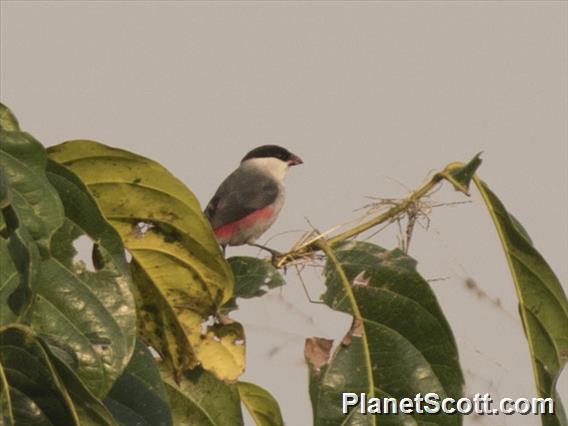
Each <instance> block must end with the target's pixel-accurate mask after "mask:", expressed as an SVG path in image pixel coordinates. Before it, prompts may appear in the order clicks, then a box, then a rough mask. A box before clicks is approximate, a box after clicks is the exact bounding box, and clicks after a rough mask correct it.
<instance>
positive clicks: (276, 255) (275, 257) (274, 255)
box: [249, 243, 282, 268]
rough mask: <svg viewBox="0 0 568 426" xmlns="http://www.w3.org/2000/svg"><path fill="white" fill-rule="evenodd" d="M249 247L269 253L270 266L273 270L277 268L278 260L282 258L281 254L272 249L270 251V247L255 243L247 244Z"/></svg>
mask: <svg viewBox="0 0 568 426" xmlns="http://www.w3.org/2000/svg"><path fill="white" fill-rule="evenodd" d="M249 246H254V247H258V248H259V249H262V250H265V251H267V252H269V253H270V254H271V255H272V260H271V262H272V266H274V267H275V268H277V267H278V258H279V257H281V256H282V253H280V252H279V251H276V250H274V249H271V248H270V247H266V246H262V245H260V244H256V243H249Z"/></svg>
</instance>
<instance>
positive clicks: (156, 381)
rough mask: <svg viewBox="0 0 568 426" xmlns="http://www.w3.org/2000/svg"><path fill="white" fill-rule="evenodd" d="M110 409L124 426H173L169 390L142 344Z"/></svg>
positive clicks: (115, 390) (117, 385)
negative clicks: (167, 390)
mask: <svg viewBox="0 0 568 426" xmlns="http://www.w3.org/2000/svg"><path fill="white" fill-rule="evenodd" d="M105 404H106V406H107V407H108V408H109V409H110V411H111V412H112V413H113V415H114V418H115V419H117V420H118V421H119V422H120V423H121V424H124V425H134V424H135V425H137V426H144V425H148V426H164V425H171V424H173V423H172V415H171V413H170V407H169V404H168V396H167V394H166V388H165V385H164V383H163V382H162V378H161V377H160V371H159V370H158V366H157V365H156V361H155V360H154V357H153V356H152V354H151V353H150V351H149V350H148V348H147V347H146V345H144V343H142V341H140V340H138V341H137V342H136V349H135V351H134V355H133V356H132V358H131V359H130V364H128V367H126V370H124V373H123V374H122V376H120V378H119V379H118V380H117V381H116V382H115V384H114V386H113V387H112V389H111V391H110V393H109V394H108V397H107V398H106V399H105Z"/></svg>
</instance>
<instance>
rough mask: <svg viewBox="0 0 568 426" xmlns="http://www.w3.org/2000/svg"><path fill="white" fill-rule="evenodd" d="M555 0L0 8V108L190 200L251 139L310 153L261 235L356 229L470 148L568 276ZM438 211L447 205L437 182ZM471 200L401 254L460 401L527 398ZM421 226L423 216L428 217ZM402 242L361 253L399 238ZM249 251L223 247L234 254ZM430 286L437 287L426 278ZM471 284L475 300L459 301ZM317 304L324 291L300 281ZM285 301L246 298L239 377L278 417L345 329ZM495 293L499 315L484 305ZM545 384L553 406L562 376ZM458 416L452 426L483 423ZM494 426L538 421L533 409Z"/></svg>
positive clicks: (306, 409) (323, 314) (293, 417)
mask: <svg viewBox="0 0 568 426" xmlns="http://www.w3.org/2000/svg"><path fill="white" fill-rule="evenodd" d="M567 5H568V3H566V2H527V1H525V2H514V1H507V2H497V1H495V2H488V3H482V2H478V3H468V2H454V3H443V2H417V3H413V2H399V3H391V2H375V3H373V2H360V3H349V4H347V3H342V2H331V3H325V2H317V3H288V4H284V3H278V2H270V3H263V4H261V3H230V4H229V3H214V4H213V3H209V4H208V3H189V2H169V3H168V2H134V1H131V2H92V3H88V2H85V1H83V2H81V3H80V4H78V3H73V2H49V3H42V2H31V1H30V2H10V1H6V0H3V1H2V3H1V22H0V23H1V29H0V31H1V32H0V35H1V45H0V46H1V68H0V70H1V75H0V84H1V97H2V102H4V103H5V104H7V105H8V106H9V107H10V108H11V109H12V110H13V111H14V113H15V114H16V116H17V117H18V118H19V120H20V124H21V125H22V127H23V128H24V129H25V130H27V131H29V132H31V133H32V134H33V135H34V136H35V137H37V138H38V139H39V140H40V141H42V142H43V143H44V144H45V145H53V144H56V143H59V142H62V141H64V140H69V139H74V138H88V139H94V140H98V141H100V142H103V143H106V144H109V145H113V146H117V147H121V148H124V149H128V150H132V151H135V152H137V153H139V154H142V155H145V156H148V157H150V158H153V159H155V160H157V161H159V162H160V163H162V164H163V165H164V166H166V167H167V168H168V169H169V170H171V171H172V172H173V173H174V174H175V175H176V176H178V177H179V178H180V179H182V180H183V181H184V182H185V183H186V184H187V185H188V186H189V187H190V188H191V189H192V190H193V191H194V192H195V194H196V195H197V197H198V198H199V200H200V201H201V203H202V204H206V203H207V201H208V200H209V198H210V196H211V195H212V194H213V193H214V191H215V189H216V188H217V185H218V184H219V183H220V182H221V180H222V179H223V178H224V177H225V176H226V175H227V174H228V173H229V172H231V171H232V170H233V169H234V168H235V167H236V166H237V165H238V162H239V160H240V158H241V157H242V156H243V155H244V154H245V153H246V152H247V151H248V150H250V149H251V148H254V147H255V146H258V145H262V144H265V143H278V144H281V145H283V146H285V147H287V148H288V149H290V150H291V151H293V152H295V153H296V154H298V155H299V156H301V157H302V158H303V159H304V162H305V163H304V165H302V166H301V167H297V168H294V169H293V170H291V173H290V175H289V178H288V181H287V195H288V198H287V203H286V205H285V207H284V209H283V211H282V213H281V216H280V219H279V220H278V222H277V223H276V224H275V225H274V226H273V228H271V229H270V231H269V232H268V233H267V234H266V235H265V239H264V241H266V240H267V239H268V238H270V237H274V236H276V237H275V238H273V239H272V240H271V241H270V245H271V246H272V247H274V248H276V249H279V250H285V249H287V248H288V247H290V245H291V244H292V243H293V242H294V241H295V239H296V238H298V237H299V235H300V234H299V233H297V232H295V233H286V234H283V235H279V234H280V233H282V232H285V231H297V230H305V229H309V225H308V224H307V222H306V218H308V219H309V220H310V222H311V223H312V224H313V225H314V226H316V227H318V228H319V229H320V230H325V229H328V228H330V227H332V226H334V225H336V224H339V223H344V222H346V221H348V220H350V219H353V218H356V217H357V213H355V212H354V210H355V209H357V208H359V207H361V206H363V205H365V204H367V203H368V202H369V200H368V199H366V198H365V196H376V197H403V196H405V195H406V194H407V191H408V189H409V188H415V187H417V186H419V185H420V184H421V183H422V182H423V181H424V180H425V179H426V178H427V176H428V174H429V173H431V171H432V170H435V169H439V168H441V167H443V166H444V165H445V164H446V163H448V162H451V161H456V160H463V161H467V160H469V159H470V158H471V157H472V156H473V155H474V154H475V153H477V152H479V151H483V159H484V163H483V165H482V166H481V169H480V171H479V173H480V175H481V176H482V178H483V179H485V180H486V181H487V183H488V184H489V185H490V186H491V187H492V188H493V189H494V191H495V192H496V193H497V194H498V196H499V197H501V199H502V200H503V202H504V203H505V205H506V206H507V207H508V209H509V210H510V211H511V212H513V213H514V214H515V215H516V217H517V218H518V219H519V220H520V222H521V223H522V224H523V225H524V226H525V228H526V229H527V231H528V232H529V234H530V235H531V237H532V239H533V241H534V243H535V245H536V247H537V248H538V249H539V250H540V252H541V253H542V254H543V255H544V257H545V258H546V259H547V260H548V261H549V263H550V265H551V266H552V268H553V270H554V271H555V272H556V274H557V275H558V277H559V278H560V280H561V282H562V283H563V285H564V286H565V288H566V282H567V279H568V264H567V262H566V255H567V253H568V171H567V170H568V168H567V164H568V143H567V141H568V125H567V117H568V77H567V76H568V66H567V63H568V56H567V55H568V54H567V52H568V17H567V15H568V6H567ZM435 200H437V201H463V200H464V197H462V196H460V195H459V194H457V193H454V192H452V191H441V192H440V193H438V194H437V195H436V197H435ZM472 201H473V202H472V203H471V204H460V205H456V206H452V207H446V208H437V209H435V210H434V211H433V212H432V214H431V216H430V218H431V222H430V227H429V229H428V230H425V229H422V228H420V227H419V229H417V232H416V233H415V235H414V239H413V243H412V246H411V252H410V253H411V255H412V256H414V257H415V258H416V259H418V261H419V270H420V272H421V273H422V274H423V275H424V276H425V277H426V278H429V279H438V280H436V281H434V282H433V283H432V286H433V287H434V289H435V291H436V294H437V295H438V297H439V300H440V303H441V305H442V307H443V309H444V312H445V313H446V315H447V317H448V320H449V321H450V324H451V325H452V328H453V330H454V333H455V335H456V338H457V341H458V345H459V349H460V357H461V361H462V363H463V365H464V370H465V375H466V380H467V383H466V384H467V392H468V393H471V394H473V393H476V392H480V393H485V392H490V393H492V395H493V396H494V397H496V398H497V397H503V396H511V397H520V396H525V397H532V396H534V395H535V391H534V385H533V383H532V373H531V371H530V361H529V356H528V348H527V344H526V341H525V339H524V335H523V331H522V327H521V325H520V322H519V319H518V314H517V305H516V298H515V292H514V287H513V283H512V281H511V278H510V275H509V273H508V270H507V267H506V263H505V260H504V257H503V253H502V251H501V248H500V246H499V242H498V240H497V238H496V235H495V231H494V229H493V228H492V224H491V222H490V220H489V218H488V216H487V214H486V212H485V211H484V208H483V206H482V204H480V200H479V197H478V196H477V195H476V194H474V195H473V197H472ZM424 225H425V223H424ZM396 235H397V233H396V229H394V228H393V229H391V230H387V231H385V232H382V233H380V234H378V235H377V236H375V237H374V238H373V239H372V241H373V242H375V243H377V244H380V245H382V246H384V247H386V248H393V247H395V246H396V244H397V239H396ZM243 253H246V254H256V251H251V250H248V249H242V248H232V249H230V250H229V254H230V255H233V254H243ZM441 278H442V279H441ZM467 278H472V279H473V280H474V281H475V282H476V283H477V284H478V286H479V288H480V289H481V291H482V292H475V291H472V290H468V289H467V288H466V286H465V280H466V279H467ZM305 280H306V283H307V285H308V288H309V291H310V293H312V296H313V297H314V298H317V297H318V296H319V294H320V293H321V291H322V289H323V287H322V279H321V277H320V276H319V275H318V272H317V271H306V273H305ZM287 281H288V284H287V286H286V287H285V288H284V289H283V290H277V291H273V292H271V293H270V294H269V295H268V296H267V297H265V298H263V299H260V300H255V301H251V302H242V303H240V305H241V311H240V312H238V313H237V315H236V316H237V317H238V318H239V319H240V320H241V321H242V322H243V323H244V325H245V327H246V329H247V337H248V366H247V372H246V374H245V376H244V379H245V380H249V381H253V382H256V383H258V384H260V385H262V386H264V387H266V388H267V389H269V390H270V391H271V392H272V393H273V394H274V395H275V397H276V398H277V399H278V400H279V402H280V404H281V407H282V409H283V413H284V417H285V420H286V421H287V424H288V425H290V426H303V425H308V424H310V423H311V408H310V404H309V400H308V392H307V371H306V368H305V365H304V362H303V344H304V339H305V338H306V337H310V336H313V335H317V336H324V337H333V338H340V337H341V336H342V335H343V334H344V332H345V330H346V329H347V327H348V325H349V322H350V321H349V320H348V318H346V317H345V316H344V315H340V314H334V313H332V312H330V311H329V310H328V309H327V308H325V307H323V306H320V305H313V304H310V303H309V302H308V301H307V300H306V297H305V295H304V292H303V290H302V288H301V286H300V284H299V282H298V280H297V279H296V277H295V275H294V273H293V271H292V270H290V271H288V274H287ZM497 300H499V301H500V307H499V306H498V305H497ZM560 386H561V393H562V394H563V395H564V397H565V398H564V400H565V402H566V403H568V398H567V396H568V377H567V374H564V376H563V380H562V383H561V384H560ZM491 420H492V419H490V418H485V419H480V418H475V417H469V418H466V420H465V424H466V425H491V424H496V423H495V419H493V422H494V423H492V422H491ZM497 423H498V424H500V425H514V426H521V425H537V424H539V421H538V419H537V418H534V417H522V418H518V417H517V418H514V419H511V418H503V417H501V418H499V419H498V421H497Z"/></svg>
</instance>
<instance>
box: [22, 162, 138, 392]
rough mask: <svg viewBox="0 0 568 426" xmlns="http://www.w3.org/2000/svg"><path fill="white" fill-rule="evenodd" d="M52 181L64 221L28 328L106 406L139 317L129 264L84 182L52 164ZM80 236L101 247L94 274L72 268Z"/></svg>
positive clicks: (40, 282)
mask: <svg viewBox="0 0 568 426" xmlns="http://www.w3.org/2000/svg"><path fill="white" fill-rule="evenodd" d="M49 179H50V181H51V183H52V184H53V185H54V187H55V188H57V191H58V192H59V194H60V196H61V200H62V202H63V205H64V206H65V214H66V218H65V221H64V223H63V225H62V226H61V227H60V228H59V229H58V231H57V232H56V233H55V235H53V238H52V241H51V245H50V251H49V252H50V254H51V255H52V256H51V257H48V258H45V259H44V260H43V261H42V263H41V268H40V273H39V276H38V285H37V291H36V295H35V300H34V303H33V305H32V306H31V307H30V309H29V313H28V316H29V321H31V326H32V328H33V329H34V330H35V331H36V332H37V333H38V334H39V335H41V336H42V337H43V338H44V339H45V341H46V342H47V343H48V344H49V345H50V348H51V350H52V351H53V353H54V354H55V355H56V356H58V357H59V358H60V359H61V361H63V362H64V363H66V364H67V365H68V366H69V367H70V368H71V369H72V370H73V371H75V372H76V373H77V374H78V376H79V378H80V380H81V381H83V382H84V383H85V384H86V385H87V387H88V389H89V390H90V392H92V393H93V394H94V395H95V396H96V397H97V398H102V397H104V396H105V395H106V393H107V392H108V391H109V390H110V388H111V387H112V384H113V383H114V381H115V380H116V379H117V378H118V376H120V374H122V371H123V369H124V368H125V367H126V365H127V364H128V361H129V359H130V357H131V355H132V352H133V350H134V344H135V333H136V330H135V324H136V312H135V306H134V298H133V295H132V291H131V288H130V286H131V277H130V274H129V270H128V264H127V263H126V259H125V256H124V249H123V248H122V243H121V241H120V237H119V235H118V234H117V233H116V231H115V230H114V229H113V228H112V227H111V226H110V225H109V224H108V223H107V222H106V221H105V219H104V218H103V216H102V214H101V212H100V211H99V209H98V207H97V205H96V203H95V201H94V200H93V198H92V197H91V195H90V194H89V192H88V191H87V190H86V188H85V186H84V185H83V184H82V183H81V181H80V180H79V179H78V178H77V177H76V176H74V175H73V174H72V173H71V172H70V171H68V170H66V169H65V168H64V167H61V166H59V165H57V164H55V163H53V164H50V166H49ZM81 236H88V238H89V239H90V240H91V241H93V242H96V245H94V247H93V249H94V250H95V251H96V253H98V257H99V258H100V265H99V269H98V270H96V271H94V270H89V269H88V268H87V266H86V265H85V264H84V263H82V262H80V261H79V262H78V261H75V260H74V256H75V254H76V250H75V248H74V247H73V242H74V241H75V240H76V239H77V238H78V237H81Z"/></svg>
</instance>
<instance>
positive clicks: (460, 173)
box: [446, 152, 482, 194]
mask: <svg viewBox="0 0 568 426" xmlns="http://www.w3.org/2000/svg"><path fill="white" fill-rule="evenodd" d="M480 157H481V152H480V153H478V154H477V155H476V156H475V157H473V158H472V159H471V160H470V162H469V163H467V164H465V165H463V166H462V167H457V168H451V171H450V173H449V175H448V176H446V179H448V180H449V181H450V182H451V183H452V184H453V185H454V187H455V188H456V189H458V190H460V191H461V192H463V193H464V194H469V185H470V183H471V180H472V179H473V177H474V176H475V172H476V171H477V169H478V168H479V166H481V163H482V160H481V158H480Z"/></svg>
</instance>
